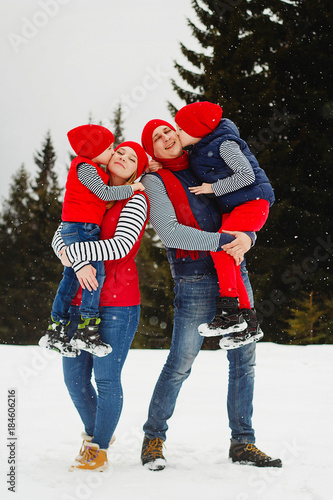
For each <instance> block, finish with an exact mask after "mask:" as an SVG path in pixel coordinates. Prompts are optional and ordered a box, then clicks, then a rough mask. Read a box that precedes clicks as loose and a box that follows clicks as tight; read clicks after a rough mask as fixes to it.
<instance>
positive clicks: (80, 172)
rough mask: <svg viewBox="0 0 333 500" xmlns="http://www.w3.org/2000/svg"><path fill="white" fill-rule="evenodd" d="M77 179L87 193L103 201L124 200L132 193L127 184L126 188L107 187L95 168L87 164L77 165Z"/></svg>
mask: <svg viewBox="0 0 333 500" xmlns="http://www.w3.org/2000/svg"><path fill="white" fill-rule="evenodd" d="M77 177H78V179H79V181H80V182H81V183H82V184H83V185H84V186H86V187H87V188H88V189H89V191H91V192H92V193H94V194H95V195H96V196H97V197H98V198H100V199H101V200H104V201H117V200H126V199H127V198H130V197H131V196H132V195H133V193H134V191H133V188H132V186H131V185H129V184H128V185H126V186H107V185H106V184H104V182H103V181H102V179H101V178H100V176H99V175H98V172H97V170H96V168H95V167H94V166H93V165H90V164H89V163H79V164H78V166H77Z"/></svg>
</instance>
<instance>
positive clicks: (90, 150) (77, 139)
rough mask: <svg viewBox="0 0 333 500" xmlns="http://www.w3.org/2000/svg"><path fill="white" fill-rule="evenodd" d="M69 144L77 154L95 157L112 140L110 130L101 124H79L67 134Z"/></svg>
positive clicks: (108, 145) (109, 144)
mask: <svg viewBox="0 0 333 500" xmlns="http://www.w3.org/2000/svg"><path fill="white" fill-rule="evenodd" d="M67 137H68V140H69V142H70V145H71V146H72V148H73V149H74V151H75V153H76V154H77V155H78V156H84V157H85V158H90V159H91V160H92V159H93V158H96V156H99V155H100V154H101V153H103V152H104V151H105V150H106V149H108V147H110V146H111V144H112V143H113V142H114V136H113V134H112V132H110V130H108V129H107V128H105V127H102V126H101V125H92V124H89V125H80V126H79V127H76V128H73V129H72V130H70V131H69V132H68V134H67Z"/></svg>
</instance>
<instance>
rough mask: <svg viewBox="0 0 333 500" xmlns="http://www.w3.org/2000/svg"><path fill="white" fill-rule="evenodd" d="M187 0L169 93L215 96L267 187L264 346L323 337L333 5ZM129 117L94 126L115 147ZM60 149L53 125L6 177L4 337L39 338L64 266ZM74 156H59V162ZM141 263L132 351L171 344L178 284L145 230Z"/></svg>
mask: <svg viewBox="0 0 333 500" xmlns="http://www.w3.org/2000/svg"><path fill="white" fill-rule="evenodd" d="M191 5H192V12H191V20H190V19H189V20H188V23H189V26H190V29H191V31H192V34H193V37H194V38H195V40H196V46H199V47H200V50H193V48H192V47H190V46H185V45H183V44H181V46H180V48H181V52H182V54H183V56H184V58H185V59H186V61H187V62H186V64H180V63H179V62H177V60H176V61H175V62H174V64H175V68H176V70H177V72H178V78H177V79H175V80H173V81H172V85H173V88H174V92H175V98H177V99H178V100H179V99H181V102H182V105H184V104H186V103H191V102H195V101H200V100H209V101H212V102H215V103H218V104H220V105H221V106H222V107H223V113H224V116H225V117H228V118H230V119H232V120H233V121H235V123H236V124H237V125H238V126H239V128H240V132H241V136H242V138H244V139H245V140H247V141H248V143H249V144H250V146H251V149H252V151H253V153H254V154H255V155H256V156H257V158H258V160H259V163H260V165H261V166H262V167H263V168H264V169H265V171H266V172H267V174H268V176H269V178H270V180H271V183H272V185H273V187H274V189H275V195H276V203H275V204H274V206H273V207H272V209H271V212H270V217H269V219H268V222H267V223H266V225H265V227H264V229H263V230H261V231H260V233H259V235H258V240H257V243H256V246H255V248H254V249H253V250H251V252H249V253H248V254H247V257H246V258H247V264H248V270H249V273H250V276H251V282H252V286H253V289H254V294H255V299H256V309H257V311H258V313H259V316H260V318H261V320H262V328H263V330H264V332H265V340H266V341H273V342H276V343H282V344H301V345H305V344H322V343H332V329H333V307H332V306H333V296H332V281H333V279H332V272H331V269H332V253H333V243H332V234H333V231H332V229H333V223H332V213H333V201H332V196H331V187H332V180H333V174H332V165H331V163H332V160H331V149H332V136H333V134H332V132H333V130H332V129H333V127H332V119H333V97H332V94H333V86H332V74H333V72H332V41H333V40H332V39H333V30H332V14H333V7H332V2H330V1H329V0H288V1H286V0H225V1H220V0H218V1H211V0H200V1H197V0H193V1H192V2H191ZM193 19H196V21H195V22H193ZM177 107H179V106H176V107H175V105H174V104H173V102H170V103H169V112H171V113H172V115H174V114H175V112H176V110H177V109H176V108H177ZM152 117H155V116H152ZM101 118H102V117H101ZM89 120H90V118H89V103H87V121H89ZM125 120H126V118H124V116H123V111H122V106H121V104H120V105H119V106H118V107H116V108H115V109H114V111H113V116H110V119H109V124H107V123H105V121H103V125H105V126H109V128H110V129H111V130H112V131H113V132H115V136H116V138H117V141H118V142H121V140H122V139H128V137H124V136H123V130H124V123H125ZM65 132H67V131H64V133H65ZM56 157H57V151H55V149H54V145H53V140H52V129H51V130H49V131H48V130H46V131H45V139H44V141H43V142H42V144H36V154H35V157H34V161H35V164H36V175H35V176H33V177H32V176H31V174H30V173H29V172H28V171H27V169H26V168H25V165H24V164H22V165H21V166H19V165H17V166H16V165H10V166H9V167H10V168H11V169H12V170H13V171H14V172H15V174H14V176H13V178H12V182H11V186H10V190H9V194H8V196H7V197H6V199H5V200H4V201H3V203H2V206H1V207H0V255H1V258H0V275H1V287H0V319H1V321H0V342H1V343H4V344H36V343H37V341H38V339H39V337H40V336H41V334H42V333H43V331H44V329H45V327H46V324H47V319H48V315H49V312H50V309H51V304H52V300H53V297H54V295H55V292H56V289H57V286H58V283H59V279H60V275H61V272H62V268H61V264H60V263H59V261H58V259H57V258H55V256H54V254H53V252H52V249H51V247H50V242H51V239H52V236H53V233H54V231H55V229H56V228H57V226H58V224H59V219H60V214H61V200H62V197H63V192H64V183H63V181H62V180H61V181H60V180H59V178H58V176H57V171H56V169H55V162H56ZM70 160H71V158H70V152H68V166H69V164H70ZM137 263H138V268H139V273H140V289H141V294H142V313H141V322H140V326H139V330H138V333H137V335H136V337H135V339H134V342H133V347H134V348H167V347H168V346H169V342H170V338H171V332H172V300H173V282H172V278H171V276H170V271H169V266H168V263H167V260H166V252H165V250H164V248H163V246H162V245H161V242H160V241H159V240H158V238H157V237H156V236H155V233H154V231H153V230H152V229H151V228H149V227H148V229H147V231H146V233H145V236H144V239H143V243H142V246H141V250H140V252H139V254H138V257H137ZM204 347H206V348H214V345H212V344H208V343H207V344H205V345H204Z"/></svg>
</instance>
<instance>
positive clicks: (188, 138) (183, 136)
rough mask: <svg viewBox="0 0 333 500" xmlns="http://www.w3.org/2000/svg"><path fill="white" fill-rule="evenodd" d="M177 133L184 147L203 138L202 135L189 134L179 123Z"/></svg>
mask: <svg viewBox="0 0 333 500" xmlns="http://www.w3.org/2000/svg"><path fill="white" fill-rule="evenodd" d="M177 135H178V137H179V139H180V142H181V143H182V147H183V148H185V147H186V146H189V145H190V144H196V143H197V142H199V141H200V140H201V137H192V136H191V135H189V134H187V133H186V132H184V130H182V129H181V128H180V127H179V126H178V125H177Z"/></svg>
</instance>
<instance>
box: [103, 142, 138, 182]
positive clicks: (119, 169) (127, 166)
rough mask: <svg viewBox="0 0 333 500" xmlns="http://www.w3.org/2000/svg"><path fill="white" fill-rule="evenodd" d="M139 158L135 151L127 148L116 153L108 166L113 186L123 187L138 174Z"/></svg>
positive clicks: (119, 149) (122, 148)
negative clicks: (135, 173)
mask: <svg viewBox="0 0 333 500" xmlns="http://www.w3.org/2000/svg"><path fill="white" fill-rule="evenodd" d="M137 167H138V157H137V155H136V152H135V151H134V149H132V148H130V147H128V146H125V147H121V148H118V149H117V151H115V152H114V154H113V156H112V158H111V160H110V161H109V164H108V170H109V172H110V176H111V179H112V184H113V186H121V185H122V184H125V182H126V181H127V180H128V179H129V178H130V177H131V176H132V175H133V174H134V172H136V170H137Z"/></svg>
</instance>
